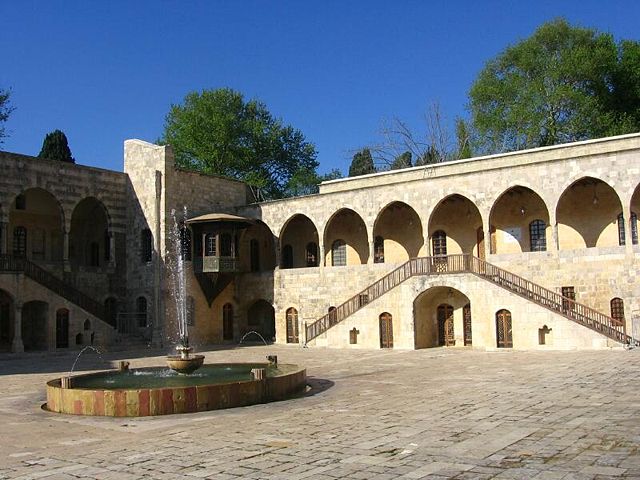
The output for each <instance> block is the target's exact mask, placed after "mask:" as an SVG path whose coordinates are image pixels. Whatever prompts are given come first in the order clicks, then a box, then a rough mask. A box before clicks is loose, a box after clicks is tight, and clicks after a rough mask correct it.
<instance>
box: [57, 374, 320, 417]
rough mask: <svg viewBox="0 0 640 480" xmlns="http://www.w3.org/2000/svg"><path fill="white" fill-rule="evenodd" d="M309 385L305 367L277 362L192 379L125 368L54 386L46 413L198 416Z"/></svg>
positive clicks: (277, 397)
mask: <svg viewBox="0 0 640 480" xmlns="http://www.w3.org/2000/svg"><path fill="white" fill-rule="evenodd" d="M262 371H263V372H262ZM258 372H260V374H258ZM261 373H264V375H262V374H261ZM260 377H262V378H260ZM65 384H66V385H65ZM306 384H307V382H306V371H305V369H304V368H300V367H298V366H297V365H289V364H278V363H275V362H269V363H218V364H206V365H203V366H202V367H201V368H199V369H198V370H197V371H194V372H193V373H191V374H183V373H178V372H176V371H173V370H170V369H168V368H166V367H146V368H139V369H129V368H123V369H120V370H111V371H104V372H98V373H90V374H86V375H76V376H73V377H63V378H57V379H55V380H51V381H49V382H48V383H47V404H46V409H47V410H49V411H52V412H58V413H70V414H75V415H101V416H113V417H143V416H150V415H167V414H173V413H193V412H203V411H207V410H217V409H222V408H233V407H243V406H247V405H254V404H257V403H267V402H273V401H278V400H284V399H287V398H291V397H293V396H296V395H299V394H300V393H302V392H304V391H305V389H306Z"/></svg>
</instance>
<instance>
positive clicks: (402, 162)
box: [391, 151, 413, 170]
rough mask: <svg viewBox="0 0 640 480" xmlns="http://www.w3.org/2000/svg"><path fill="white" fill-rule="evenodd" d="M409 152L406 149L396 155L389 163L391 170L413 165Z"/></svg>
mask: <svg viewBox="0 0 640 480" xmlns="http://www.w3.org/2000/svg"><path fill="white" fill-rule="evenodd" d="M411 157H412V155H411V152H409V151H406V152H404V153H401V154H400V155H398V156H397V157H396V158H395V159H394V160H393V162H392V163H391V170H399V169H401V168H409V167H412V166H413V163H412V162H411Z"/></svg>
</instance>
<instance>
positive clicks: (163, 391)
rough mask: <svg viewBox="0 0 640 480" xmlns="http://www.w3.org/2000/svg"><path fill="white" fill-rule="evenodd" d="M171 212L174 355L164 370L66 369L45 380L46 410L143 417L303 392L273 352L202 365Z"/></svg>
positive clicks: (302, 381)
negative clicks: (253, 359)
mask: <svg viewBox="0 0 640 480" xmlns="http://www.w3.org/2000/svg"><path fill="white" fill-rule="evenodd" d="M172 215H173V217H174V230H175V235H172V236H173V243H174V247H175V251H174V258H175V263H173V264H172V265H171V264H170V265H169V268H170V270H171V277H172V278H173V283H174V289H173V290H174V295H173V296H174V300H175V305H176V318H177V324H178V335H179V345H178V346H177V347H176V350H177V351H178V355H170V356H168V357H167V364H168V365H169V369H167V368H164V367H147V368H139V369H130V368H129V363H128V362H124V361H123V362H120V365H119V368H118V370H112V371H105V372H98V373H90V374H86V375H75V376H71V372H70V373H69V375H67V376H64V377H62V378H57V379H55V380H51V381H49V382H48V383H47V403H46V405H45V408H46V409H47V410H49V411H52V412H58V413H70V414H75V415H101V416H113V417H143V416H150V415H167V414H172V413H193V412H202V411H207V410H216V409H221V408H232V407H242V406H247V405H254V404H257V403H267V402H273V401H277V400H284V399H287V398H291V397H292V396H295V395H299V394H300V393H301V392H304V391H305V389H306V386H307V381H306V370H305V369H304V368H300V367H298V366H297V365H287V364H278V361H277V357H276V356H275V355H269V356H268V357H267V359H268V363H219V364H208V365H204V355H193V354H192V353H191V352H192V351H193V349H192V348H191V347H190V346H189V337H188V333H189V332H188V325H187V313H186V282H185V273H184V262H183V260H182V256H181V251H180V241H179V228H178V222H177V221H176V218H175V212H172ZM185 217H186V212H185ZM265 344H266V342H265ZM79 356H80V355H79ZM79 356H78V357H79ZM77 360H78V359H77V358H76V362H77ZM74 367H75V363H74ZM71 371H73V367H72V370H71Z"/></svg>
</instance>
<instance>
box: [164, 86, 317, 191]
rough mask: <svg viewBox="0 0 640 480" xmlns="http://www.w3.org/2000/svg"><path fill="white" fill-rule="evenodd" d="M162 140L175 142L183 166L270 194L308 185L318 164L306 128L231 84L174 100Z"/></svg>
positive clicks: (177, 154) (173, 144)
mask: <svg viewBox="0 0 640 480" xmlns="http://www.w3.org/2000/svg"><path fill="white" fill-rule="evenodd" d="M160 143H166V144H171V145H172V146H173V148H174V151H175V155H176V163H177V165H178V166H179V167H182V168H187V169H192V170H198V171H201V172H203V173H210V174H216V175H224V176H227V177H232V178H237V179H240V180H244V181H245V182H247V183H248V184H249V185H251V186H252V187H254V188H256V189H258V190H259V192H260V194H261V196H265V197H267V198H280V197H283V196H285V195H289V194H291V193H292V192H295V191H298V189H300V188H302V186H303V185H307V186H308V184H304V181H311V179H313V174H314V173H315V170H316V168H317V167H318V162H317V161H316V149H315V147H314V145H313V144H312V143H309V142H307V141H306V139H305V137H304V135H303V134H302V132H300V131H299V130H296V129H294V128H293V127H291V126H289V125H284V124H283V123H282V121H281V120H279V119H276V118H274V117H273V116H272V115H271V113H269V111H268V110H267V107H266V106H265V105H264V103H262V102H259V101H257V100H249V101H245V99H244V97H243V95H242V94H241V93H239V92H237V91H234V90H232V89H229V88H221V89H217V90H203V91H202V92H192V93H189V94H187V96H186V97H185V98H184V102H183V103H182V104H181V105H172V106H171V108H170V110H169V113H168V114H167V116H166V118H165V125H164V133H163V137H162V138H161V140H160ZM301 182H303V183H301Z"/></svg>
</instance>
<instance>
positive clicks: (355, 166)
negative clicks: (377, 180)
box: [349, 148, 376, 177]
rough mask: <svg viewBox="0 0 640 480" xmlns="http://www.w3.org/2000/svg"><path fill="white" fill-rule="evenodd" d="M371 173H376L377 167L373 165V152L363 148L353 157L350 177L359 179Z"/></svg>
mask: <svg viewBox="0 0 640 480" xmlns="http://www.w3.org/2000/svg"><path fill="white" fill-rule="evenodd" d="M369 173H376V167H375V166H374V164H373V157H372V156H371V151H370V150H369V149H368V148H363V149H362V150H361V151H359V152H357V153H356V154H355V155H354V156H353V160H352V161H351V165H350V166H349V176H350V177H358V176H360V175H367V174H369Z"/></svg>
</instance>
